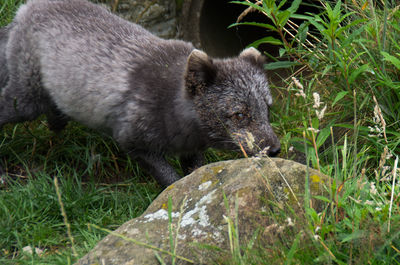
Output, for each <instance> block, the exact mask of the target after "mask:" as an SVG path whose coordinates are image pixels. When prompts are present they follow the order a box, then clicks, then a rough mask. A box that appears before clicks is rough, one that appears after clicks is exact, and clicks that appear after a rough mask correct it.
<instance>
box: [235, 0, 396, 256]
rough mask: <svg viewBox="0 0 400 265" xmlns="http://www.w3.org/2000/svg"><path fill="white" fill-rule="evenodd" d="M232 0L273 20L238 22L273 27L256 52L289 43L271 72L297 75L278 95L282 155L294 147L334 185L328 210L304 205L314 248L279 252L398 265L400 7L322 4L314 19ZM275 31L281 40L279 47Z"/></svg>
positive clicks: (267, 4)
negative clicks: (284, 70) (396, 178)
mask: <svg viewBox="0 0 400 265" xmlns="http://www.w3.org/2000/svg"><path fill="white" fill-rule="evenodd" d="M233 3H235V4H241V5H245V6H247V7H251V8H253V9H254V10H257V11H259V12H261V13H262V14H263V15H265V21H266V22H265V23H260V22H257V23H254V22H252V21H246V17H245V16H244V18H243V16H241V20H242V21H240V23H235V24H232V26H256V27H261V28H263V29H265V31H266V37H265V38H262V39H260V40H259V41H255V42H254V43H251V44H249V45H251V46H255V47H258V46H259V44H260V43H263V41H264V40H268V41H269V42H268V43H270V44H271V43H272V44H276V45H278V46H280V47H279V54H280V58H278V59H279V61H277V62H272V63H267V64H266V65H265V68H266V69H267V70H274V71H276V70H279V69H280V68H289V69H292V73H293V78H292V80H287V79H286V80H282V83H283V87H276V88H275V89H276V90H277V91H278V93H279V94H280V95H282V96H281V98H277V99H276V102H280V104H279V106H278V108H279V110H278V113H279V114H276V115H274V116H273V119H272V120H277V121H278V122H276V123H274V124H275V125H276V126H277V127H278V128H279V130H280V131H281V134H282V135H283V137H282V147H283V149H285V150H286V152H287V154H288V157H289V153H290V152H289V149H291V148H293V147H294V148H295V150H297V152H300V153H304V154H306V158H307V163H309V164H310V165H312V166H313V167H314V168H317V169H319V170H321V171H322V172H324V173H326V174H327V175H329V176H331V178H332V181H331V183H329V185H327V188H328V190H329V191H330V196H329V197H321V196H319V197H317V199H319V200H322V201H324V202H325V203H326V209H325V211H324V212H322V213H320V214H317V212H316V211H315V210H314V209H312V207H309V206H307V204H306V206H305V212H306V217H307V222H306V224H305V225H306V227H307V229H306V231H308V235H309V236H310V237H309V240H310V241H309V242H308V244H309V245H307V246H304V245H303V246H300V245H299V244H298V242H297V241H298V240H299V239H298V237H296V238H293V237H292V238H291V242H293V244H292V245H289V246H285V247H284V248H283V250H282V252H284V254H281V253H278V252H276V253H275V254H276V255H277V256H279V254H281V255H282V256H284V257H288V259H283V260H286V261H285V262H289V263H290V262H292V263H295V264H303V263H304V260H305V259H303V260H302V259H299V256H297V255H296V253H299V254H300V256H301V257H302V258H305V257H306V256H308V257H309V259H308V260H309V262H310V260H311V261H312V262H311V263H313V264H330V263H338V264H349V263H351V264H399V263H400V251H399V249H400V248H399V247H400V234H399V232H398V231H399V227H400V218H399V217H398V216H399V212H400V209H399V206H398V204H399V198H398V196H397V197H396V194H398V192H399V189H400V187H399V185H398V183H399V182H398V181H397V182H393V183H394V184H395V185H392V178H394V175H395V174H394V172H395V171H396V170H398V168H397V167H396V166H395V163H394V160H395V158H396V157H397V156H398V155H399V153H400V146H399V143H400V140H399V136H400V123H399V120H400V112H399V109H400V89H399V88H400V87H399V86H400V82H399V81H398V80H399V76H400V74H399V73H400V72H399V70H400V45H399V44H398V43H399V38H400V34H399V33H400V32H399V31H400V28H399V26H398V25H399V22H400V6H399V5H398V4H397V5H396V3H395V2H390V1H383V2H381V4H382V5H378V3H377V2H373V1H358V0H355V1H346V2H341V1H319V5H320V6H319V9H317V8H316V7H317V6H316V5H317V4H314V6H313V7H314V9H312V12H311V11H306V12H304V13H303V14H296V12H297V13H298V10H299V9H298V7H299V5H298V3H297V2H296V3H294V2H292V3H291V4H290V3H286V1H279V0H276V1H234V2H233ZM314 3H315V2H314ZM302 4H303V3H301V4H300V6H301V5H302ZM375 4H376V5H378V6H371V5H375ZM292 6H294V8H292ZM289 9H290V10H289ZM292 11H294V12H292ZM278 18H279V19H278ZM273 32H276V33H279V34H278V35H279V36H280V39H279V40H274V41H273V42H272V41H271V40H272V39H271V38H269V35H270V34H271V33H273ZM265 53H268V51H265ZM270 73H272V74H273V71H270ZM282 105H283V106H284V107H283V108H282ZM389 194H393V195H395V196H389ZM305 196H306V195H305ZM390 197H392V199H389V198H390ZM393 200H394V201H393ZM396 203H397V204H396ZM389 216H390V217H389ZM389 218H390V219H389ZM277 256H275V257H277ZM242 264H245V263H242ZM261 264H263V263H261ZM265 264H266V263H265Z"/></svg>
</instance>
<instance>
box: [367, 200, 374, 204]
mask: <svg viewBox="0 0 400 265" xmlns="http://www.w3.org/2000/svg"><path fill="white" fill-rule="evenodd" d="M365 204H366V205H374V204H375V203H374V202H373V201H370V200H366V201H365Z"/></svg>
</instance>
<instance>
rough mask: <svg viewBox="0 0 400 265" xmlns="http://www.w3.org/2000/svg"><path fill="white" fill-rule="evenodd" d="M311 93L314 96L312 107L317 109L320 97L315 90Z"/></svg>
mask: <svg viewBox="0 0 400 265" xmlns="http://www.w3.org/2000/svg"><path fill="white" fill-rule="evenodd" d="M312 95H313V97H314V105H313V108H314V109H318V108H319V106H320V105H321V99H320V97H319V94H318V93H317V92H314V93H313V94H312Z"/></svg>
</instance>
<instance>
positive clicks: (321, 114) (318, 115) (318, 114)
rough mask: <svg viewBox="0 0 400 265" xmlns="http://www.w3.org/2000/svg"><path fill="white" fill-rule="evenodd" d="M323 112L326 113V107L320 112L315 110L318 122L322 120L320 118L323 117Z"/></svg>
mask: <svg viewBox="0 0 400 265" xmlns="http://www.w3.org/2000/svg"><path fill="white" fill-rule="evenodd" d="M325 111H326V105H325V107H324V108H323V109H322V110H321V111H318V110H315V114H317V118H318V120H322V118H323V117H324V116H325Z"/></svg>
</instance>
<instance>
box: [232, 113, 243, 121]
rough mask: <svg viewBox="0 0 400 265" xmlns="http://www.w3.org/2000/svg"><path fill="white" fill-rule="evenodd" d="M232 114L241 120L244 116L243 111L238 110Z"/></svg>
mask: <svg viewBox="0 0 400 265" xmlns="http://www.w3.org/2000/svg"><path fill="white" fill-rule="evenodd" d="M234 116H235V118H236V119H238V120H242V119H243V118H244V114H243V113H240V112H239V113H235V115H234Z"/></svg>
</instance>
